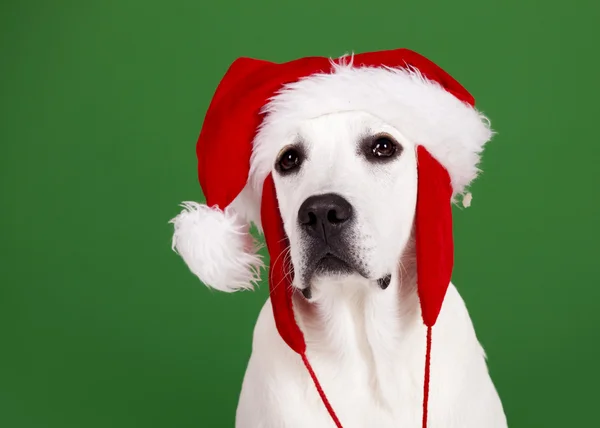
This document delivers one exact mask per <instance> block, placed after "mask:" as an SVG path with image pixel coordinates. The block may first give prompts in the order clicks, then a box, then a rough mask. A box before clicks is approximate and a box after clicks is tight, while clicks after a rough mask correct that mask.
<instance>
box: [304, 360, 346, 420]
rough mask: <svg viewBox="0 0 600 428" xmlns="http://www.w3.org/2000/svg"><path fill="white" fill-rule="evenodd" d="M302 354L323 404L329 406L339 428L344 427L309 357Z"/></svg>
mask: <svg viewBox="0 0 600 428" xmlns="http://www.w3.org/2000/svg"><path fill="white" fill-rule="evenodd" d="M300 355H301V356H302V361H304V365H305V366H306V368H307V370H308V372H309V373H310V377H311V378H312V380H313V383H314V384H315V386H316V387H317V391H318V392H319V396H320V397H321V400H323V404H325V407H326V408H327V411H328V412H329V416H331V419H333V422H335V426H336V427H337V428H343V427H342V424H341V422H340V420H339V419H338V417H337V415H336V414H335V412H334V411H333V407H331V404H329V400H328V399H327V396H326V395H325V392H324V391H323V388H321V384H320V383H319V380H318V379H317V375H315V372H314V371H313V369H312V367H311V365H310V363H309V362H308V359H307V358H306V354H305V353H304V352H303V353H302V354H300Z"/></svg>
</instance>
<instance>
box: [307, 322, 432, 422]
mask: <svg viewBox="0 0 600 428" xmlns="http://www.w3.org/2000/svg"><path fill="white" fill-rule="evenodd" d="M300 355H301V356H302V361H303V362H304V365H305V366H306V369H307V370H308V373H310V377H311V378H312V380H313V383H314V384H315V387H316V388H317V391H318V393H319V396H320V397H321V400H322V401H323V404H325V407H326V408H327V411H328V412H329V416H331V419H333V422H334V423H335V426H336V427H337V428H343V427H342V423H341V422H340V420H339V419H338V417H337V415H336V414H335V412H334V410H333V407H331V404H330V403H329V400H328V399H327V396H326V395H325V392H324V391H323V388H321V384H320V383H319V380H318V379H317V375H316V374H315V372H314V371H313V369H312V367H311V365H310V363H309V362H308V358H306V354H305V353H304V352H303V353H302V354H300ZM430 364H431V327H427V350H426V352H425V381H424V385H423V428H427V413H428V410H429V409H428V407H429V377H430Z"/></svg>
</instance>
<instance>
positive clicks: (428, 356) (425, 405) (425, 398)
mask: <svg viewBox="0 0 600 428" xmlns="http://www.w3.org/2000/svg"><path fill="white" fill-rule="evenodd" d="M430 364H431V327H427V351H426V352H425V382H424V386H423V428H427V412H428V410H429V409H428V408H429V375H430V370H429V366H430Z"/></svg>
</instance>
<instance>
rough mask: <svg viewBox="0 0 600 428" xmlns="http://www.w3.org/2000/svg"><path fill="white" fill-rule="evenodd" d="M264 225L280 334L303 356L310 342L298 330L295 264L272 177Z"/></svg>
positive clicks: (265, 199)
mask: <svg viewBox="0 0 600 428" xmlns="http://www.w3.org/2000/svg"><path fill="white" fill-rule="evenodd" d="M261 223H262V225H263V231H264V234H265V241H266V243H267V249H268V250H269V257H270V259H271V261H270V263H269V293H270V297H271V305H272V306H273V316H274V317H275V324H276V326H277V331H279V335H280V336H281V338H282V339H283V340H284V341H285V343H287V344H288V346H289V347H290V348H292V349H293V350H294V351H296V352H297V353H298V354H303V353H304V351H305V350H306V343H305V342H304V335H303V334H302V330H300V327H298V324H297V323H296V319H295V317H294V308H293V305H292V288H291V287H292V286H291V281H292V279H293V277H292V276H293V272H292V266H291V263H289V260H290V258H289V257H286V254H285V251H286V250H287V249H288V240H287V238H286V235H285V231H284V230H283V223H282V221H281V216H280V215H279V205H278V203H277V194H276V192H275V183H273V177H272V176H271V174H269V176H268V177H267V179H266V180H265V183H264V185H263V193H262V204H261Z"/></svg>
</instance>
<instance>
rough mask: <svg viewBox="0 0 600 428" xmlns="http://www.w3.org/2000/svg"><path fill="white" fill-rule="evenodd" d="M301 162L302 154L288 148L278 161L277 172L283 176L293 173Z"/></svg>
mask: <svg viewBox="0 0 600 428" xmlns="http://www.w3.org/2000/svg"><path fill="white" fill-rule="evenodd" d="M301 162H302V155H301V153H300V152H299V151H298V150H297V149H295V148H288V149H286V150H284V151H283V153H282V154H281V155H280V156H279V158H278V160H277V170H278V171H279V172H280V173H282V174H285V173H288V172H292V171H293V170H295V169H296V168H298V167H299V166H300V163H301Z"/></svg>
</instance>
